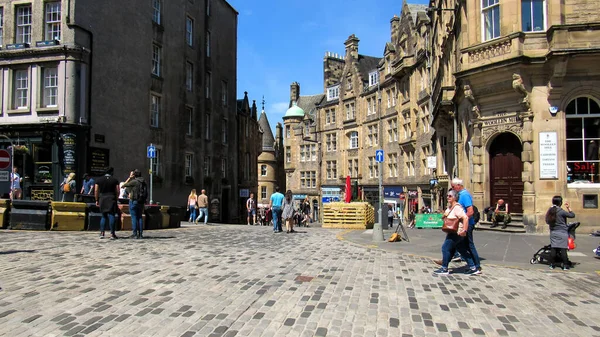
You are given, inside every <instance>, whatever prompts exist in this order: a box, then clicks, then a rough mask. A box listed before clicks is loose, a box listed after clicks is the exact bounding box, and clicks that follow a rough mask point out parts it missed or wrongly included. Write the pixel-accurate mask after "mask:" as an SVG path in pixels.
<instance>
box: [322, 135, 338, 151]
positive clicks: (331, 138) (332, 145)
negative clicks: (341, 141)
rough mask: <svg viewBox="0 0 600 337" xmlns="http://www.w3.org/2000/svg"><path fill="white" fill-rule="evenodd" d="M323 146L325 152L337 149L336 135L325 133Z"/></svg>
mask: <svg viewBox="0 0 600 337" xmlns="http://www.w3.org/2000/svg"><path fill="white" fill-rule="evenodd" d="M325 146H326V149H327V152H336V151H337V135H336V134H335V133H329V134H326V135H325Z"/></svg>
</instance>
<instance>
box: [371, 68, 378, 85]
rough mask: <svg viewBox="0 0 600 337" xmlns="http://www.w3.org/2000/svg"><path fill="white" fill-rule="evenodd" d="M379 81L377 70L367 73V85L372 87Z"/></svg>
mask: <svg viewBox="0 0 600 337" xmlns="http://www.w3.org/2000/svg"><path fill="white" fill-rule="evenodd" d="M378 83H379V72H378V71H377V70H375V71H372V72H370V73H369V86H370V87H372V86H374V85H377V84H378Z"/></svg>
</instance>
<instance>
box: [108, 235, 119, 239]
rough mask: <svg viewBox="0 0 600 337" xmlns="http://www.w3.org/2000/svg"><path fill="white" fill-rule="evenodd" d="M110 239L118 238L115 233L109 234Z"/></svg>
mask: <svg viewBox="0 0 600 337" xmlns="http://www.w3.org/2000/svg"><path fill="white" fill-rule="evenodd" d="M110 239H111V240H116V239H118V237H117V236H116V235H114V234H113V235H111V237H110Z"/></svg>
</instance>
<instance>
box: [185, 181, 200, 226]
mask: <svg viewBox="0 0 600 337" xmlns="http://www.w3.org/2000/svg"><path fill="white" fill-rule="evenodd" d="M187 205H188V207H187V209H188V211H190V219H189V220H188V223H192V222H193V221H194V219H196V209H197V208H198V195H196V189H192V190H191V191H190V195H189V196H188V201H187Z"/></svg>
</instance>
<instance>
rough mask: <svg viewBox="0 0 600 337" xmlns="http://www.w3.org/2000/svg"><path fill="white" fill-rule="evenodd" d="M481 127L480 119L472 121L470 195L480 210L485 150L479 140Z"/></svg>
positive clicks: (481, 205)
mask: <svg viewBox="0 0 600 337" xmlns="http://www.w3.org/2000/svg"><path fill="white" fill-rule="evenodd" d="M482 126H483V123H482V122H481V119H480V118H477V119H475V120H473V137H472V138H471V142H472V143H473V176H472V177H471V181H472V183H473V186H472V187H471V188H472V190H471V193H472V194H473V203H474V204H475V206H477V207H479V208H480V209H481V208H482V207H483V193H484V186H483V182H484V181H485V174H484V171H483V164H484V160H485V149H484V148H483V141H482V139H481V128H482Z"/></svg>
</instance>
